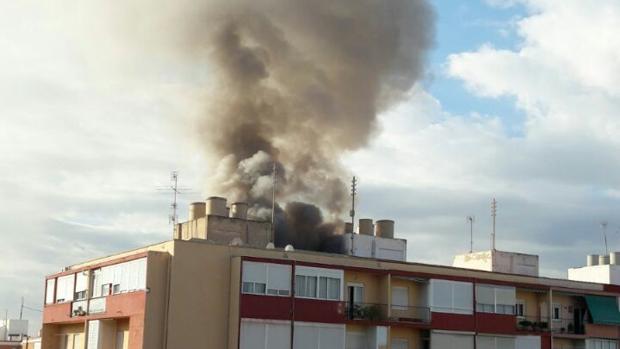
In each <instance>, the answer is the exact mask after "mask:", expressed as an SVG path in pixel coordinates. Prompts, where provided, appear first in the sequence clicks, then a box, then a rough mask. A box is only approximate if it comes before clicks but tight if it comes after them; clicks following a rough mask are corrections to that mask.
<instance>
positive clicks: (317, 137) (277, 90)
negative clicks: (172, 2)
mask: <svg viewBox="0 0 620 349" xmlns="http://www.w3.org/2000/svg"><path fill="white" fill-rule="evenodd" d="M210 6H212V7H211V8H210V9H209V10H208V11H205V17H204V21H205V23H207V24H205V27H204V28H205V30H206V32H205V33H204V34H205V35H204V36H201V38H202V39H204V40H205V43H206V45H205V47H206V48H207V50H208V52H209V54H208V57H209V59H210V68H211V69H212V74H213V75H212V77H213V79H214V80H213V86H214V88H213V89H212V91H211V92H210V93H209V96H208V98H207V101H208V103H207V105H208V107H207V108H206V109H205V111H204V114H203V118H202V121H201V126H200V131H201V139H202V140H204V145H205V147H206V150H207V151H208V152H209V153H210V154H212V155H214V156H216V157H217V158H218V159H219V165H218V167H217V174H216V175H215V176H214V177H213V178H212V180H211V183H212V185H213V187H215V188H216V189H217V191H219V192H220V193H219V194H222V195H225V196H227V197H229V198H232V199H234V200H241V201H247V202H248V203H249V204H250V206H251V213H253V214H254V215H255V216H257V217H259V218H261V217H262V218H267V217H269V216H270V214H271V196H272V193H271V191H272V178H271V174H272V168H273V165H272V164H273V163H274V162H275V164H276V170H277V173H278V176H277V182H278V186H277V201H278V203H281V204H283V206H284V209H280V208H279V206H278V211H277V218H278V219H277V223H278V224H277V227H276V233H277V234H276V244H277V245H278V246H283V245H285V244H288V243H291V244H293V245H294V246H295V247H296V248H301V249H313V250H331V249H337V248H338V246H335V245H334V244H333V243H330V241H331V240H333V239H330V237H331V236H332V235H333V234H334V232H335V226H336V224H337V222H338V219H339V218H340V217H342V214H343V212H346V211H347V209H348V207H347V204H348V193H347V187H348V185H347V183H346V182H347V181H348V180H347V178H349V173H347V171H346V170H345V169H344V168H343V167H342V165H341V164H340V158H341V157H342V156H343V155H344V154H346V152H349V151H354V150H356V149H359V148H361V147H364V146H365V145H366V144H367V143H368V142H369V139H370V137H371V136H372V134H373V131H374V130H375V128H376V126H377V125H376V123H377V114H378V113H380V112H382V111H384V110H386V108H389V107H390V106H391V105H393V104H394V103H396V102H398V101H399V100H401V99H402V97H403V96H405V94H406V93H407V92H408V91H409V90H410V89H411V87H412V86H413V84H414V83H415V82H416V80H418V79H419V78H420V76H421V75H422V71H423V61H424V57H425V52H426V51H427V49H428V48H429V46H430V44H431V41H432V34H433V12H432V10H431V8H430V6H429V4H428V3H427V1H425V0H312V1H309V0H260V1H257V0H236V1H235V0H229V1H224V0H222V1H212V2H211V3H210ZM325 221H329V222H333V223H326V222H325Z"/></svg>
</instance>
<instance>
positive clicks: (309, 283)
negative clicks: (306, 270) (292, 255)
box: [306, 276, 316, 298]
mask: <svg viewBox="0 0 620 349" xmlns="http://www.w3.org/2000/svg"><path fill="white" fill-rule="evenodd" d="M306 297H312V298H316V276H306Z"/></svg>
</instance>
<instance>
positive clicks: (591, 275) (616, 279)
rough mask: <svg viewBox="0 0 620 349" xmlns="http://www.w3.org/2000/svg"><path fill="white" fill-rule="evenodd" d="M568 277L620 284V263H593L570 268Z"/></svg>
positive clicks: (577, 279) (575, 279)
mask: <svg viewBox="0 0 620 349" xmlns="http://www.w3.org/2000/svg"><path fill="white" fill-rule="evenodd" d="M568 279H569V280H574V281H586V282H596V283H600V284H612V285H620V265H611V264H605V265H593V266H585V267H581V268H570V269H568Z"/></svg>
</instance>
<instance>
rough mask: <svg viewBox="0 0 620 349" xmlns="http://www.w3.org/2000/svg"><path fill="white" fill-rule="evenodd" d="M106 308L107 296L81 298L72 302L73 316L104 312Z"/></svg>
mask: <svg viewBox="0 0 620 349" xmlns="http://www.w3.org/2000/svg"><path fill="white" fill-rule="evenodd" d="M105 309H106V299H105V297H99V298H91V299H90V300H86V299H84V300H79V301H75V302H73V303H71V316H72V317H76V316H85V315H90V314H98V313H104V312H105Z"/></svg>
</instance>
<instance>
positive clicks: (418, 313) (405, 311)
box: [390, 305, 431, 324]
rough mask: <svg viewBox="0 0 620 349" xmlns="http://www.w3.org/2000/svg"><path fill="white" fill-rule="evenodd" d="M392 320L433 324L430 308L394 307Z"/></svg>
mask: <svg viewBox="0 0 620 349" xmlns="http://www.w3.org/2000/svg"><path fill="white" fill-rule="evenodd" d="M390 320H392V321H399V322H415V323H424V324H427V323H430V322H431V310H430V308H428V307H418V306H401V305H392V309H391V311H390Z"/></svg>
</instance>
